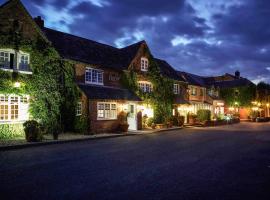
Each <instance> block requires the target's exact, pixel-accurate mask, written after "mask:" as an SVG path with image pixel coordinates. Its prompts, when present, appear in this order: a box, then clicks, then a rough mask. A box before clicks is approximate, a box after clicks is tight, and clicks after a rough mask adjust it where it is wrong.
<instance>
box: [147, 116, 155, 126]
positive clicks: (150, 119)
mask: <svg viewBox="0 0 270 200" xmlns="http://www.w3.org/2000/svg"><path fill="white" fill-rule="evenodd" d="M152 124H154V118H153V117H149V118H148V119H147V122H146V125H147V126H148V127H152Z"/></svg>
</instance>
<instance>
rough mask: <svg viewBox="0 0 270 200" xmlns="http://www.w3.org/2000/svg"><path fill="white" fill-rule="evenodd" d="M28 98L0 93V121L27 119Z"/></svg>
mask: <svg viewBox="0 0 270 200" xmlns="http://www.w3.org/2000/svg"><path fill="white" fill-rule="evenodd" d="M28 107H29V104H28V98H27V97H21V96H4V95H0V122H9V121H25V120H27V119H28Z"/></svg>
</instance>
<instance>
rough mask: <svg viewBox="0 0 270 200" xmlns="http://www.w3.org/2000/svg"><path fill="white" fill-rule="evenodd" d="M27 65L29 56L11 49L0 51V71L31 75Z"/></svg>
mask: <svg viewBox="0 0 270 200" xmlns="http://www.w3.org/2000/svg"><path fill="white" fill-rule="evenodd" d="M29 65H30V56H29V54H27V53H24V52H22V51H15V50H13V49H0V68H1V69H4V70H12V71H19V72H25V73H31V70H30V67H29Z"/></svg>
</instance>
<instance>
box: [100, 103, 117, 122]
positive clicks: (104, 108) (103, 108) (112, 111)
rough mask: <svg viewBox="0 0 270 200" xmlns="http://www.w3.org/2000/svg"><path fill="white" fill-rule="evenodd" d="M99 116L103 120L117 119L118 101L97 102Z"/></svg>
mask: <svg viewBox="0 0 270 200" xmlns="http://www.w3.org/2000/svg"><path fill="white" fill-rule="evenodd" d="M97 118H98V119H100V120H102V119H104V120H106V119H117V109H116V103H103V102H99V103H98V104H97Z"/></svg>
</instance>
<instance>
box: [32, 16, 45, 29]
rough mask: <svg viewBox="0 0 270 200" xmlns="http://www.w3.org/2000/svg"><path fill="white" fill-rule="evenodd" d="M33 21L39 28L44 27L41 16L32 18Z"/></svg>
mask: <svg viewBox="0 0 270 200" xmlns="http://www.w3.org/2000/svg"><path fill="white" fill-rule="evenodd" d="M34 20H35V22H36V23H37V25H38V26H39V27H40V28H43V27H44V20H43V19H42V18H41V16H37V17H36V18H34Z"/></svg>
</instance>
